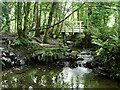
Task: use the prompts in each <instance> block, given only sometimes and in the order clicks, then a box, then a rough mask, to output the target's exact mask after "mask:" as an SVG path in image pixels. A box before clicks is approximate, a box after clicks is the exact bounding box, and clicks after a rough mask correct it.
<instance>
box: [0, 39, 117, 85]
mask: <svg viewBox="0 0 120 90" xmlns="http://www.w3.org/2000/svg"><path fill="white" fill-rule="evenodd" d="M7 40H8V39H2V41H1V42H2V44H3V45H2V47H0V49H1V51H2V58H1V60H2V61H3V62H4V63H3V72H4V71H5V72H6V71H7V69H8V71H7V72H8V74H9V73H10V72H9V70H10V71H11V70H12V73H14V74H15V75H17V74H18V75H21V74H23V75H25V73H27V72H28V71H29V66H30V67H33V66H31V65H33V64H34V65H37V66H43V65H44V66H47V68H46V70H48V71H49V69H50V70H51V69H52V68H51V67H56V68H57V69H60V71H61V70H62V69H65V71H63V72H66V71H67V70H68V71H70V72H73V71H74V70H75V71H74V72H76V68H77V70H78V71H79V70H80V71H79V73H81V72H82V71H83V74H85V73H86V71H87V73H91V70H93V71H92V72H95V73H98V74H100V75H103V76H105V77H110V78H112V79H118V78H119V77H118V76H117V78H116V77H115V76H112V75H111V74H110V72H109V71H108V72H106V69H103V68H101V67H99V63H98V62H96V61H95V60H94V58H93V55H94V52H93V51H91V50H90V49H85V50H81V49H72V48H69V47H68V46H62V44H61V45H55V44H39V46H37V47H35V48H26V47H19V48H18V47H15V48H12V47H10V46H8V45H7V44H8V43H7V42H8V41H7ZM52 41H53V40H52ZM69 46H71V45H69ZM4 64H6V65H4ZM64 67H66V68H64ZM72 70H73V71H72ZM88 70H90V71H88ZM84 71H85V72H84ZM67 73H69V72H67ZM6 75H7V74H6ZM77 75H78V74H77ZM113 77H114V78H113ZM5 79H6V78H5ZM15 80H16V79H15ZM5 82H6V81H5ZM7 82H8V81H7ZM3 83H4V81H3ZM81 83H82V82H81ZM13 87H14V86H13Z"/></svg>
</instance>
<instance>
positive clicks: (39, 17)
mask: <svg viewBox="0 0 120 90" xmlns="http://www.w3.org/2000/svg"><path fill="white" fill-rule="evenodd" d="M41 5H42V4H40V13H38V12H39V7H38V5H37V14H36V15H37V16H36V17H37V24H36V32H35V37H40V29H39V28H40V25H41V12H42V10H41V8H42V6H41Z"/></svg>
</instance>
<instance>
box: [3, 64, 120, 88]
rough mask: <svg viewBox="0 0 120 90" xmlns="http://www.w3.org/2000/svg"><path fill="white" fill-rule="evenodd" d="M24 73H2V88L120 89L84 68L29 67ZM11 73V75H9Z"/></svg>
mask: <svg viewBox="0 0 120 90" xmlns="http://www.w3.org/2000/svg"><path fill="white" fill-rule="evenodd" d="M26 68H28V69H27V71H26V72H24V73H21V74H20V73H15V72H14V70H13V69H10V70H6V71H3V77H2V88H28V89H30V88H33V89H34V88H102V87H105V88H109V87H113V88H120V84H119V83H118V82H116V81H113V80H110V79H107V78H104V77H100V76H98V75H96V74H94V73H92V72H91V70H89V69H87V68H84V67H79V66H78V67H77V68H74V69H71V68H69V67H64V68H63V69H59V68H54V67H53V68H52V69H51V70H48V67H47V66H35V67H33V66H30V67H26ZM11 72H12V73H11Z"/></svg>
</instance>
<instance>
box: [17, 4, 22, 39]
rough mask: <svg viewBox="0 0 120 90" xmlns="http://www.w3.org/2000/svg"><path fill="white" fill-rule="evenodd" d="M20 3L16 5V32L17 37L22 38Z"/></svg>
mask: <svg viewBox="0 0 120 90" xmlns="http://www.w3.org/2000/svg"><path fill="white" fill-rule="evenodd" d="M21 10H22V2H18V3H17V11H18V12H17V32H18V37H19V38H20V37H23V31H22V12H21Z"/></svg>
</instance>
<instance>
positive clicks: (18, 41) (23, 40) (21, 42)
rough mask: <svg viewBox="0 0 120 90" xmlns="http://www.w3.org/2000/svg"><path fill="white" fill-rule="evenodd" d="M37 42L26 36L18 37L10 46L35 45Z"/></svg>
mask: <svg viewBox="0 0 120 90" xmlns="http://www.w3.org/2000/svg"><path fill="white" fill-rule="evenodd" d="M36 44H37V43H36V42H35V41H30V40H28V39H27V38H18V39H16V40H14V41H13V42H12V43H11V46H29V47H32V46H35V45H36Z"/></svg>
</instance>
